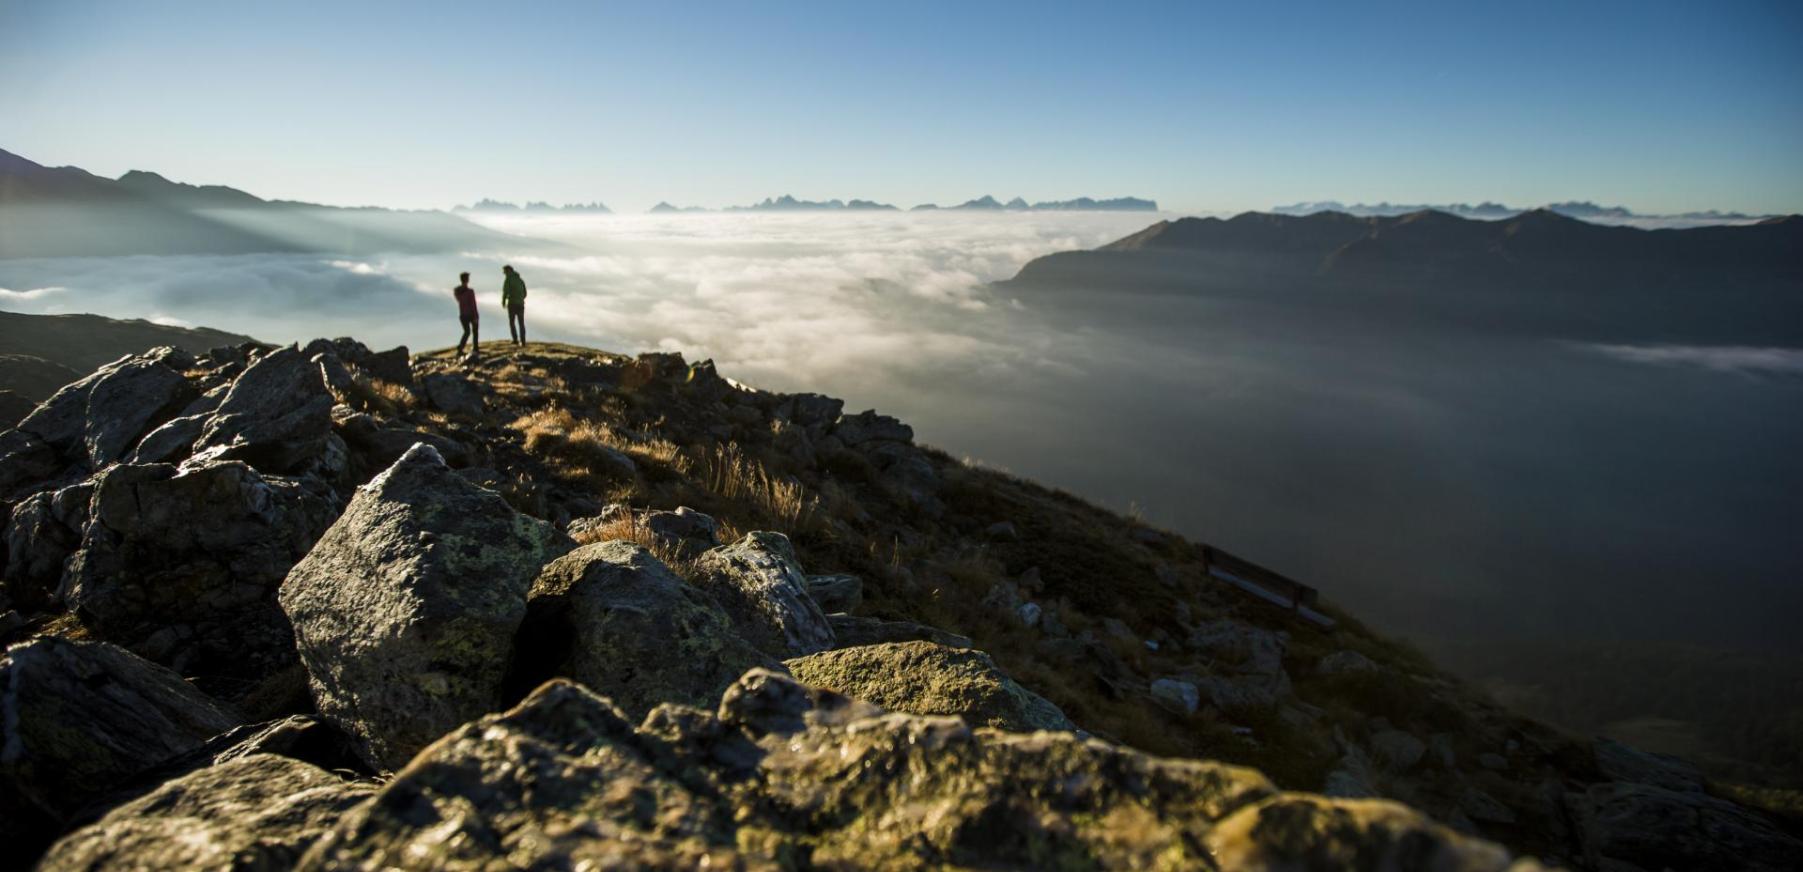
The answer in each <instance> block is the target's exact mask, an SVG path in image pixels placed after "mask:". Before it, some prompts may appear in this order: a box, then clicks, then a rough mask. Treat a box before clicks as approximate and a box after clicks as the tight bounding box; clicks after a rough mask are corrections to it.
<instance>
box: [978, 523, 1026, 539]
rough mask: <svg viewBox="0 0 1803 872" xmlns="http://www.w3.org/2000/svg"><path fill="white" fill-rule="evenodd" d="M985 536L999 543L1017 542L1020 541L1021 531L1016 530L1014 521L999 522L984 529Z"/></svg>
mask: <svg viewBox="0 0 1803 872" xmlns="http://www.w3.org/2000/svg"><path fill="white" fill-rule="evenodd" d="M983 535H984V536H986V537H988V538H990V539H994V540H996V541H998V542H1016V541H1019V540H1020V531H1019V530H1016V529H1015V528H1014V522H1013V521H997V522H995V523H993V524H990V525H989V526H987V527H984V528H983Z"/></svg>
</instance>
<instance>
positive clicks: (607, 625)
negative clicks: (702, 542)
mask: <svg viewBox="0 0 1803 872" xmlns="http://www.w3.org/2000/svg"><path fill="white" fill-rule="evenodd" d="M526 609H527V611H526V620H525V623H524V624H523V625H522V626H521V628H520V634H519V645H518V647H517V648H516V651H515V656H516V662H515V671H516V675H517V676H520V677H519V678H516V680H515V684H523V685H524V686H523V687H521V689H522V690H529V689H530V688H531V687H535V686H537V685H538V684H539V683H540V682H542V681H543V680H544V679H548V678H551V677H554V676H556V677H564V678H571V679H575V680H576V681H580V682H582V683H583V684H584V685H586V686H587V687H588V688H589V689H591V690H593V691H595V692H596V693H599V694H601V695H603V696H606V697H609V698H610V699H612V700H613V701H614V704H615V705H618V706H619V707H621V708H622V709H625V710H626V712H627V714H629V715H631V716H632V717H634V718H640V717H644V715H645V713H646V712H649V711H650V710H651V709H652V708H654V707H656V706H657V705H658V704H659V703H665V702H671V703H682V704H686V705H696V706H704V707H712V706H713V705H714V704H715V703H717V702H719V700H720V693H721V692H722V691H724V690H725V689H726V688H727V686H728V685H730V684H732V683H733V681H734V680H736V679H737V678H738V677H739V676H740V675H742V674H744V673H745V671H746V670H749V669H751V668H753V667H757V666H764V667H770V668H775V669H781V668H782V667H781V664H779V663H777V662H776V661H775V660H774V659H772V658H770V657H769V656H768V655H766V654H764V653H763V652H761V651H759V650H758V649H756V648H754V647H752V646H751V644H750V643H748V642H746V641H745V640H744V639H742V638H740V636H739V634H738V632H737V630H735V629H734V627H733V623H732V620H731V619H730V618H728V617H727V615H726V612H725V611H723V610H722V609H721V608H720V606H719V605H718V604H717V603H715V602H714V601H713V600H712V599H711V598H710V597H708V595H707V594H705V593H703V592H702V591H700V590H699V589H696V588H694V587H692V586H690V585H688V584H687V583H685V582H683V580H682V579H680V578H677V577H676V575H675V573H673V572H671V571H670V569H669V568H668V567H666V566H664V564H663V563H661V562H660V561H658V559H657V558H656V557H654V556H652V554H651V552H649V551H646V550H645V549H644V548H641V547H639V546H638V545H635V544H633V543H631V542H623V541H612V542H598V543H595V544H593V545H585V546H583V547H581V548H578V549H576V550H575V551H572V552H570V553H569V554H566V555H564V556H563V557H560V558H558V559H557V560H555V561H553V562H552V563H551V565H549V566H546V567H545V569H544V571H543V572H541V573H539V576H538V580H537V581H535V582H533V585H532V593H531V595H530V597H529V599H528V602H527V607H526Z"/></svg>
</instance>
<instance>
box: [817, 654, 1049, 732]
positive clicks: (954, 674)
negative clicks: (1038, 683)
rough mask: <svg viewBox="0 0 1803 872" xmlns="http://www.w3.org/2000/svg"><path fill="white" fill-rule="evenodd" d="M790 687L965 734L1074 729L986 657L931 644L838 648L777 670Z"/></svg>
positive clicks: (1043, 701)
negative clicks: (945, 718)
mask: <svg viewBox="0 0 1803 872" xmlns="http://www.w3.org/2000/svg"><path fill="white" fill-rule="evenodd" d="M785 665H787V666H788V667H789V671H790V672H791V673H793V674H794V675H795V677H796V678H797V679H800V680H801V681H804V682H806V683H808V684H811V685H813V686H815V687H821V688H825V689H827V690H831V691H834V692H836V693H842V694H845V695H846V696H849V697H852V698H854V699H861V700H864V701H866V702H870V703H874V704H876V705H879V706H882V707H883V708H885V709H888V710H890V711H897V712H907V713H908V714H915V715H953V716H956V717H960V718H963V719H964V720H965V721H967V722H968V723H970V724H971V725H972V726H978V727H995V728H996V729H1000V730H1011V731H1014V732H1029V731H1032V730H1075V729H1076V728H1077V727H1076V725H1075V724H1072V723H1071V721H1070V719H1069V718H1067V717H1065V716H1064V712H1062V711H1059V710H1058V707H1057V706H1056V705H1053V704H1052V703H1051V702H1050V701H1049V700H1047V699H1046V698H1044V697H1042V696H1040V695H1038V694H1036V693H1034V692H1032V691H1030V690H1028V689H1026V688H1024V687H1021V686H1020V685H1019V684H1018V683H1016V682H1015V681H1014V679H1012V678H1009V677H1008V676H1007V674H1006V673H1004V672H1002V670H1001V668H1000V667H998V666H996V665H995V661H994V660H991V659H989V655H988V654H985V653H983V652H981V651H976V650H972V649H969V648H949V647H947V646H945V645H937V644H934V643H932V642H891V643H885V644H881V645H861V646H859V647H856V648H841V649H839V650H837V651H826V652H823V653H820V654H812V655H809V656H807V657H797V658H795V659H793V660H789V661H787V663H786V664H785Z"/></svg>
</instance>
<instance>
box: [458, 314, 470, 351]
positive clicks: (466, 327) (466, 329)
mask: <svg viewBox="0 0 1803 872" xmlns="http://www.w3.org/2000/svg"><path fill="white" fill-rule="evenodd" d="M457 320H458V321H459V322H461V323H462V324H463V336H462V338H459V339H458V340H457V356H458V357H462V356H463V346H464V345H466V344H468V343H469V341H470V319H468V318H459V319H457Z"/></svg>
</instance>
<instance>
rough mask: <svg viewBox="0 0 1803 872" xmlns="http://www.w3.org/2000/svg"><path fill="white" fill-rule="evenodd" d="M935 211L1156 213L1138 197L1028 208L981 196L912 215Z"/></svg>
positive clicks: (1150, 202)
mask: <svg viewBox="0 0 1803 872" xmlns="http://www.w3.org/2000/svg"><path fill="white" fill-rule="evenodd" d="M934 209H968V210H973V211H994V212H1156V211H1158V201H1156V200H1142V199H1140V198H1138V197H1115V198H1112V199H1107V200H1097V199H1095V198H1093V197H1078V198H1076V199H1075V200H1045V201H1041V202H1038V203H1032V204H1029V203H1028V202H1027V201H1026V200H1024V199H1021V198H1020V197H1015V198H1014V199H1012V200H1009V201H1008V202H1006V203H1003V202H1000V201H998V200H996V198H994V197H991V196H988V195H984V196H981V197H978V198H977V199H975V200H966V201H964V202H962V203H959V204H958V205H956V206H939V205H936V204H933V203H922V204H920V205H919V206H915V207H914V208H913V210H912V211H915V212H921V211H931V210H934Z"/></svg>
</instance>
